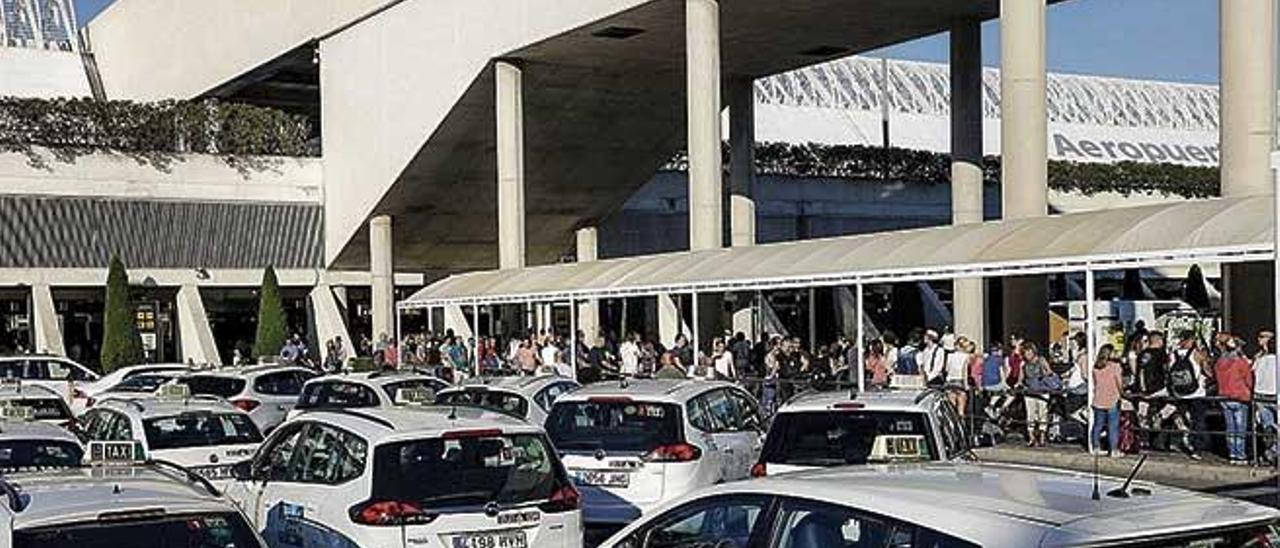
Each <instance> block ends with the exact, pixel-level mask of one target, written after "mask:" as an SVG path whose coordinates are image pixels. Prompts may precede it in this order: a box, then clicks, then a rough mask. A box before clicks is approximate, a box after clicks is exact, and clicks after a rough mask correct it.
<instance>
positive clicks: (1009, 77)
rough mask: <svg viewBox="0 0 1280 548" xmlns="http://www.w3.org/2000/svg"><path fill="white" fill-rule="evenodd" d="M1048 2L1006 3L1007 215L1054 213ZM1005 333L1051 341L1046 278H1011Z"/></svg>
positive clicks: (1003, 116)
mask: <svg viewBox="0 0 1280 548" xmlns="http://www.w3.org/2000/svg"><path fill="white" fill-rule="evenodd" d="M1045 27H1046V25H1045V0H1005V1H1003V2H1001V3H1000V65H1001V75H1000V96H1001V99H1000V111H1001V112H1000V149H1001V151H1002V152H1001V154H1002V156H1003V158H1002V162H1001V165H1002V172H1001V190H1002V192H1003V196H1002V200H1003V209H1004V218H1006V219H1024V218H1030V217H1042V216H1045V215H1047V214H1048V212H1049V203H1048V200H1049V191H1048V188H1049V177H1048V168H1049V136H1048V134H1049V130H1048V120H1049V117H1048V116H1049V115H1048V95H1047V87H1046V86H1047V84H1046V82H1047V79H1048V75H1047V73H1046V69H1045ZM1003 287H1004V295H1003V309H1004V332H1005V334H1006V335H1007V334H1008V333H1010V332H1012V331H1018V332H1020V333H1022V334H1023V335H1024V336H1026V337H1027V339H1029V340H1032V341H1035V342H1037V343H1040V344H1045V343H1047V342H1048V340H1049V295H1048V283H1047V280H1046V279H1045V277H1044V276H1023V277H1014V278H1008V279H1006V280H1005V282H1004V284H1003Z"/></svg>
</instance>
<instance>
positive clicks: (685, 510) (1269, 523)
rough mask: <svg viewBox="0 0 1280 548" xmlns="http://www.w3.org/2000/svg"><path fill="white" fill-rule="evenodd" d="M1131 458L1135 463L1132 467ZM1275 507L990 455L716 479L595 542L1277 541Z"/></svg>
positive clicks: (813, 546)
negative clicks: (983, 459)
mask: <svg viewBox="0 0 1280 548" xmlns="http://www.w3.org/2000/svg"><path fill="white" fill-rule="evenodd" d="M1136 470H1137V469H1135V472H1136ZM1277 524H1280V511H1277V510H1275V509H1272V508H1265V507H1262V506H1258V505H1255V504H1252V503H1248V502H1244V501H1239V500H1231V499H1225V498H1220V497H1216V496H1212V495H1206V494H1201V493H1194V492H1190V491H1183V490H1180V489H1173V488H1168V487H1162V486H1159V485H1154V484H1150V483H1146V482H1135V481H1134V480H1133V476H1132V475H1130V477H1129V478H1127V479H1117V478H1098V480H1097V487H1096V488H1095V483H1094V478H1093V477H1092V476H1090V475H1087V474H1082V473H1077V472H1067V471H1057V470H1050V469H1044V468H1033V467H1023V466H1015V465H998V464H969V463H961V464H953V463H927V464H899V465H873V466H849V467H843V468H833V469H822V470H813V471H808V472H798V473H794V474H784V475H781V476H771V477H768V478H763V479H759V480H755V481H747V482H737V483H732V484H726V485H721V486H716V487H712V488H708V489H704V490H700V491H698V492H696V493H692V494H690V495H688V496H686V497H684V498H682V499H679V500H676V501H672V502H670V503H668V504H666V505H664V506H663V507H661V508H658V509H655V510H654V511H653V512H651V513H649V514H646V515H645V516H644V517H643V518H642V519H640V520H638V521H636V522H634V523H632V524H630V525H628V526H627V527H626V528H624V529H622V530H621V531H619V532H618V533H617V534H615V535H614V536H612V537H610V538H609V539H608V540H606V541H605V542H604V543H603V544H601V547H602V548H656V547H660V546H718V547H719V546H734V547H745V546H758V547H767V548H830V547H847V546H927V547H945V548H1004V547H1011V546H1017V547H1028V548H1032V547H1054V548H1058V547H1068V546H1071V547H1084V546H1091V547H1092V546H1098V547H1101V546H1106V547H1112V548H1119V547H1125V548H1130V547H1132V548H1138V547H1143V548H1149V547H1156V546H1159V547H1161V548H1192V547H1195V548H1199V547H1213V548H1255V547H1266V546H1276V543H1277V542H1278V541H1280V534H1278V531H1277Z"/></svg>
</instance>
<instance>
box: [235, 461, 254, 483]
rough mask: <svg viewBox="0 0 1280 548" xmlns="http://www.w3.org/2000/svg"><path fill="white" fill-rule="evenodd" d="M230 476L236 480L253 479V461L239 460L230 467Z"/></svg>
mask: <svg viewBox="0 0 1280 548" xmlns="http://www.w3.org/2000/svg"><path fill="white" fill-rule="evenodd" d="M231 477H233V478H235V479H236V480H238V481H249V480H251V479H253V461H252V460H246V461H241V462H238V463H236V464H235V466H232V467H231Z"/></svg>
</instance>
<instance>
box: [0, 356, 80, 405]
mask: <svg viewBox="0 0 1280 548" xmlns="http://www.w3.org/2000/svg"><path fill="white" fill-rule="evenodd" d="M99 378H100V377H99V375H98V374H97V373H95V372H93V370H91V369H89V368H88V367H85V366H83V365H80V364H78V363H76V362H74V361H72V360H70V359H67V358H64V357H62V356H52V355H43V354H24V355H19V356H0V379H20V380H22V382H23V383H25V384H27V385H29V386H30V385H39V386H43V387H45V388H48V389H50V390H53V391H54V392H57V393H58V394H61V395H62V397H63V398H65V399H66V400H67V403H68V404H70V405H71V406H72V408H73V409H74V408H75V405H76V404H75V400H80V399H84V394H85V392H84V391H85V389H86V387H89V386H91V385H92V384H93V383H94V382H96V381H98V379H99Z"/></svg>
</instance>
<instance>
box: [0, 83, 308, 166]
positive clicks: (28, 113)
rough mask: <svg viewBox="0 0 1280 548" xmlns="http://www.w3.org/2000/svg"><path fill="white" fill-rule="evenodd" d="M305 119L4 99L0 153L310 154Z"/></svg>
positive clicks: (188, 104) (224, 108)
mask: <svg viewBox="0 0 1280 548" xmlns="http://www.w3.org/2000/svg"><path fill="white" fill-rule="evenodd" d="M310 135H311V128H310V124H309V123H308V122H307V119H306V117H304V116H298V115H294V114H289V113H286V112H283V111H279V110H276V109H271V108H264V107H257V106H252V105H244V104H238V103H224V102H220V101H216V100H213V99H206V100H199V101H159V102H154V103H137V102H133V101H98V100H94V99H28V98H17V97H0V150H29V149H30V147H32V146H41V147H49V148H53V149H74V150H84V151H118V152H138V153H184V152H192V153H202V154H220V155H234V156H310V155H314V154H315V151H314V150H312V147H310V146H309V144H308V139H309V138H310Z"/></svg>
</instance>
